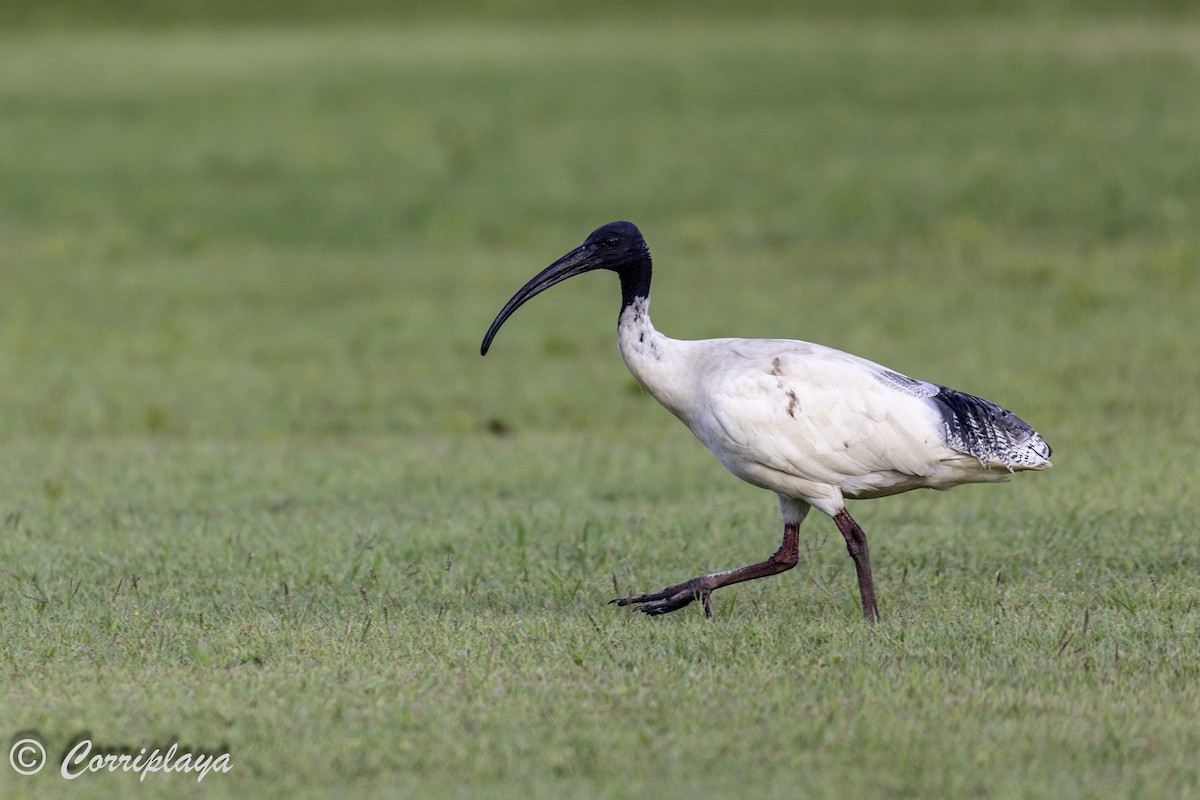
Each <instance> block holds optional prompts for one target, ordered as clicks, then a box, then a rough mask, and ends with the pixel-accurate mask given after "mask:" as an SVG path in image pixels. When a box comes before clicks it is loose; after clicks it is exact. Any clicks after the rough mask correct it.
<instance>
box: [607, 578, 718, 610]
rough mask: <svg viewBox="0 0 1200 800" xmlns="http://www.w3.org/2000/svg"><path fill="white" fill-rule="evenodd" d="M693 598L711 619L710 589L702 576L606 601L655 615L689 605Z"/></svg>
mask: <svg viewBox="0 0 1200 800" xmlns="http://www.w3.org/2000/svg"><path fill="white" fill-rule="evenodd" d="M694 600H699V601H700V602H701V603H703V605H704V615H705V616H706V617H708V618H709V619H712V589H710V588H707V587H706V586H704V584H703V578H692V579H691V580H690V581H684V582H683V583H677V584H675V585H674V586H668V587H667V588H665V589H660V590H658V591H657V592H650V593H649V594H635V595H629V596H627V597H618V598H616V599H615V600H609V601H608V602H609V603H610V604H611V603H616V604H617V605H619V606H635V607H636V608H637V610H638V611H641V612H642V613H643V614H649V615H650V616H652V617H655V616H658V615H659V614H670V613H671V612H672V611H678V610H679V609H681V608H683V607H684V606H688V605H691V604H692V601H694Z"/></svg>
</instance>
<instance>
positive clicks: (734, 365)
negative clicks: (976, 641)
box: [480, 221, 1051, 623]
mask: <svg viewBox="0 0 1200 800" xmlns="http://www.w3.org/2000/svg"><path fill="white" fill-rule="evenodd" d="M594 270H608V271H611V272H615V273H616V274H617V277H618V278H619V280H620V286H621V311H620V314H619V316H618V318H617V346H618V349H619V351H620V353H621V356H622V358H623V359H624V361H625V364H626V365H627V366H628V368H629V371H630V372H631V373H633V376H634V378H635V379H636V380H637V382H638V383H639V384H641V386H642V387H644V388H645V390H646V391H647V392H648V393H649V394H650V395H652V396H653V397H654V398H655V399H656V400H657V401H658V402H659V403H661V404H662V405H663V406H664V407H666V408H667V410H669V411H670V412H671V413H672V414H674V415H675V416H676V417H678V418H679V420H680V421H682V422H683V424H684V425H686V426H687V427H688V428H689V429H691V431H692V433H693V434H695V436H696V438H698V439H699V440H700V441H701V442H702V443H703V444H704V445H705V446H706V447H707V448H708V449H709V450H710V451H712V453H713V455H715V456H716V457H717V460H719V461H720V462H721V464H723V465H724V466H725V468H726V469H728V470H729V471H730V472H732V473H733V474H734V475H736V476H737V477H738V478H741V479H742V480H743V481H746V482H748V483H750V484H752V485H754V486H758V487H761V488H763V489H767V490H770V491H773V492H775V494H776V495H778V498H779V508H780V512H781V515H782V517H783V541H782V543H781V544H780V546H779V548H778V549H777V550H776V551H775V553H773V554H772V555H771V556H770V557H768V558H767V559H766V560H764V561H760V562H757V563H754V564H748V565H746V566H743V567H738V568H735V569H728V570H722V571H719V572H713V573H709V574H706V575H700V576H697V577H694V578H691V579H689V580H686V581H682V582H680V583H676V584H672V585H670V586H667V587H665V588H663V589H660V590H658V591H654V592H647V593H645V594H637V595H633V594H630V595H626V596H625V597H619V598H616V599H614V600H611V601H610V603H616V604H617V605H618V606H632V607H633V608H636V609H637V610H639V611H642V612H644V613H646V614H648V615H650V616H657V615H660V614H667V613H670V612H673V611H677V610H679V609H681V608H684V607H686V606H688V605H690V604H691V603H693V602H695V601H699V602H700V603H701V605H702V606H703V608H704V613H705V615H706V616H707V617H709V618H711V617H712V593H713V592H714V591H716V590H717V589H720V588H722V587H724V586H729V585H731V584H735V583H740V582H743V581H748V580H754V579H757V578H763V577H767V576H770V575H777V574H779V573H782V572H785V571H787V570H789V569H791V568H793V567H794V566H796V564H797V563H798V562H799V555H800V554H799V530H800V525H801V523H802V522H803V521H804V519H805V517H806V516H807V515H808V512H809V511H810V510H811V509H814V508H815V509H817V510H818V511H820V512H822V513H824V514H826V515H827V516H829V517H831V518H832V519H833V521H834V523H835V524H836V525H837V528H838V530H839V531H840V532H841V534H842V536H843V538H844V539H845V542H846V549H847V551H848V552H849V554H850V558H851V560H852V561H853V562H854V568H855V572H856V575H857V578H858V588H859V595H860V599H861V602H862V611H863V615H864V617H865V618H866V620H867V622H870V623H874V622H876V621H877V620H879V618H880V615H879V606H878V604H877V601H876V596H875V584H874V580H873V578H872V575H871V558H870V552H869V549H868V545H867V536H866V534H865V533H864V532H863V529H862V528H861V527H860V526H859V524H858V523H857V522H855V520H854V518H853V517H851V516H850V514H849V512H848V511H847V509H846V501H847V500H862V499H870V498H878V497H885V496H889V495H894V494H898V493H900V492H907V491H910V490H912V489H920V488H929V489H949V488H951V487H954V486H958V485H961V484H967V483H986V482H998V481H1003V480H1006V479H1007V478H1008V477H1009V476H1010V475H1011V474H1013V473H1016V472H1020V471H1025V470H1044V469H1047V468H1048V467H1050V466H1051V463H1050V455H1051V449H1050V445H1048V444H1047V443H1046V441H1045V440H1044V439H1042V437H1041V436H1039V435H1038V433H1037V432H1036V431H1035V430H1034V429H1033V428H1032V427H1030V425H1029V424H1028V423H1026V422H1025V421H1024V420H1022V419H1021V418H1019V417H1017V416H1016V415H1015V414H1013V413H1012V412H1010V411H1008V410H1006V409H1004V408H1002V407H1000V406H998V405H996V404H995V403H993V402H991V401H989V400H984V399H983V398H981V397H976V396H974V395H970V394H967V393H965V392H960V391H957V390H955V389H951V388H949V387H947V386H942V385H940V384H936V383H929V382H927V381H922V380H917V379H914V378H910V377H908V376H907V375H904V374H902V373H900V372H897V371H896V370H892V369H889V368H887V367H884V366H881V365H879V364H876V363H874V362H872V361H868V360H867V359H864V358H860V357H858V356H855V355H851V354H849V353H845V352H842V351H840V350H835V349H833V348H831V347H826V346H823V345H819V344H813V343H810V342H804V341H797V340H791V339H736V338H724V339H701V340H680V339H672V338H670V337H668V336H666V335H664V334H662V333H659V332H658V331H657V330H656V329H655V327H654V325H653V324H652V323H651V321H650V278H651V273H652V262H651V258H650V248H649V247H648V246H647V244H646V240H645V239H644V238H643V236H642V233H641V231H640V230H638V227H637V226H636V225H634V224H633V223H632V222H625V221H619V222H611V223H609V224H607V225H603V226H601V227H599V228H597V229H596V230H595V231H593V232H592V233H591V234H590V235H589V236H588V237H587V239H586V240H584V242H583V244H581V245H580V246H578V247H576V248H575V249H573V250H571V251H570V252H569V253H567V254H566V255H564V256H562V257H561V258H559V259H558V260H557V261H555V262H554V263H552V264H551V265H550V266H548V267H546V268H545V269H544V270H542V271H541V272H539V273H538V274H537V275H536V276H534V277H533V278H532V279H531V280H530V281H529V282H528V283H526V284H525V285H524V286H523V287H521V288H520V289H519V290H518V291H517V292H516V294H514V295H513V296H512V298H511V299H510V300H509V301H508V302H507V303H506V304H505V305H504V307H503V308H502V309H501V310H500V313H499V314H497V315H496V318H495V320H494V321H493V322H492V324H491V326H490V327H489V328H488V330H487V333H486V334H485V336H484V338H483V342H482V344H481V345H480V355H482V356H486V355H487V352H488V349H489V348H490V347H491V344H492V340H493V339H494V338H495V336H496V334H497V332H498V331H499V330H500V327H501V326H502V325H503V324H504V322H505V321H506V320H507V319H508V318H509V317H510V316H512V314H513V313H514V312H515V311H516V310H517V309H518V308H520V307H521V306H522V305H523V304H524V303H525V302H527V301H528V300H530V299H531V298H533V297H534V296H535V295H538V294H540V293H541V292H543V291H545V290H546V289H549V288H550V287H552V286H554V285H556V284H558V283H561V282H562V281H565V280H567V279H568V278H571V277H574V276H576V275H581V274H583V273H586V272H592V271H594Z"/></svg>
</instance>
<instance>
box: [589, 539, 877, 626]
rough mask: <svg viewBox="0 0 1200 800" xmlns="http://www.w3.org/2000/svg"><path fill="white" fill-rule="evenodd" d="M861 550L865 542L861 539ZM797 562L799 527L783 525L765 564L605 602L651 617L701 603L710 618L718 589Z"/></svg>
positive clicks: (761, 576) (781, 570) (723, 572)
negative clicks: (780, 537) (632, 607)
mask: <svg viewBox="0 0 1200 800" xmlns="http://www.w3.org/2000/svg"><path fill="white" fill-rule="evenodd" d="M863 544H864V547H865V545H866V540H865V539H864V540H863ZM799 561H800V524H799V523H792V522H789V523H785V524H784V526H783V543H782V544H781V545H779V549H778V550H776V551H775V554H774V555H772V556H771V557H770V558H768V559H767V560H766V561H759V562H758V563H757V564H748V565H747V566H744V567H738V568H737V569H727V570H724V571H722V572H713V573H710V574H708V575H701V576H700V577H698V578H692V579H691V580H690V581H684V582H683V583H677V584H675V585H674V586H668V587H667V588H665V589H660V590H659V591H657V592H651V593H650V594H638V595H632V596H630V597H618V598H617V599H615V600H611V601H609V602H612V603H616V604H617V605H619V606H628V605H636V606H637V610H638V611H642V612H645V613H646V614H650V615H651V616H654V615H657V614H667V613H670V612H671V611H678V610H679V609H681V608H683V607H684V606H686V605H689V604H690V603H691V602H692V601H693V600H700V601H701V602H702V603H703V604H704V613H705V615H706V616H708V617H710V618H711V617H712V593H713V592H714V591H715V590H717V589H720V588H721V587H722V586H728V585H729V584H731V583H741V582H742V581H751V580H754V579H755V578H765V577H767V576H768V575H778V574H779V573H781V572H786V571H787V570H789V569H791V568H792V567H794V566H796V564H797V562H799Z"/></svg>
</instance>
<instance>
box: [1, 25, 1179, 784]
mask: <svg viewBox="0 0 1200 800" xmlns="http://www.w3.org/2000/svg"><path fill="white" fill-rule="evenodd" d="M706 20H707V21H706ZM1197 85H1200V23H1197V22H1196V21H1195V20H1190V19H1188V18H1186V17H1184V18H1179V17H1171V18H1167V17H1163V18H1155V17H1147V18H1137V19H1129V18H1104V19H1090V20H1089V19H1087V18H1082V17H1079V16H1078V15H1075V16H1070V17H1069V18H1056V19H1037V20H1032V21H1024V22H1023V21H1021V20H1019V19H1017V20H1014V19H991V20H989V21H986V22H973V21H970V20H967V19H958V20H953V21H946V22H936V21H930V20H926V21H916V20H910V21H907V22H897V21H891V22H886V21H880V20H875V19H872V18H864V19H857V20H841V21H839V20H836V19H821V20H817V21H813V20H809V21H805V20H800V19H786V18H785V19H780V18H770V19H762V20H759V21H755V20H754V19H746V20H738V21H732V22H731V21H730V20H729V19H728V18H727V17H722V18H712V19H708V18H706V17H704V16H703V15H698V16H696V17H695V18H691V19H689V20H688V21H687V22H682V23H681V22H679V21H674V22H671V21H666V20H664V21H661V22H655V21H653V20H651V21H649V22H645V23H644V24H641V25H639V26H636V27H635V26H632V25H629V24H626V23H624V22H622V21H620V20H608V21H605V22H589V23H587V24H584V23H579V24H572V23H570V22H567V21H559V22H554V23H547V24H545V25H541V26H538V25H534V26H531V25H529V24H521V25H505V24H502V23H500V22H496V23H488V24H484V23H481V22H476V23H468V22H455V21H442V22H437V21H427V22H424V23H422V24H420V25H416V26H413V25H407V26H406V25H402V24H388V25H377V26H372V27H367V26H360V27H355V26H351V27H335V28H329V29H324V28H303V27H291V28H288V27H278V26H259V27H255V28H253V29H239V28H233V29H223V30H211V29H203V28H182V29H180V28H164V29H152V30H140V31H139V30H132V29H120V28H111V29H108V30H105V31H88V30H84V29H65V30H59V29H55V30H36V29H35V30H22V31H20V32H9V33H0V619H2V624H0V673H2V674H3V681H2V682H0V720H3V721H4V725H5V726H7V730H4V731H0V733H3V734H4V736H5V739H4V741H5V749H6V750H7V747H8V742H9V740H10V739H12V738H13V737H15V736H16V735H17V734H18V733H19V732H22V731H26V730H35V731H37V732H38V734H39V736H40V737H41V738H42V740H43V741H44V742H45V744H46V748H47V750H48V751H49V752H50V754H51V762H52V763H51V764H50V765H49V766H48V767H47V768H46V770H45V771H44V772H42V773H41V774H38V775H35V776H32V777H22V776H20V775H17V774H15V773H14V772H13V771H11V770H9V769H8V767H7V766H6V765H5V764H4V763H2V762H0V794H3V796H5V797H46V796H63V797H73V798H74V797H102V796H112V795H114V794H117V793H120V794H123V795H124V794H127V793H130V792H132V791H134V789H133V788H132V787H135V786H137V787H138V789H139V790H140V796H146V797H168V796H169V797H250V796H290V797H318V796H328V795H330V794H333V793H334V792H341V793H347V792H348V793H351V794H352V795H353V796H355V797H389V796H401V797H414V798H415V797H420V798H441V797H489V798H500V799H501V800H502V799H503V798H543V797H545V798H550V797H555V798H558V797H605V798H625V797H628V798H635V797H638V798H645V797H685V796H690V797H695V796H706V797H728V796H735V795H736V796H740V797H756V798H758V797H762V798H772V797H779V798H796V797H855V798H858V797H862V798H901V797H910V798H1056V800H1057V799H1061V798H1110V797H1112V798H1116V797H1122V798H1156V799H1158V798H1192V797H1196V796H1197V795H1198V794H1200V767H1198V766H1197V760H1196V753H1198V752H1200V609H1198V608H1197V600H1198V599H1200V586H1198V583H1197V573H1198V572H1200V541H1198V539H1197V529H1198V528H1200V502H1198V501H1200V490H1198V489H1197V486H1198V485H1200V462H1198V461H1197V456H1196V453H1197V450H1198V448H1200V425H1198V424H1197V400H1196V398H1197V396H1198V395H1200V329H1198V324H1197V321H1196V320H1197V319H1198V318H1200V300H1198V299H1197V298H1200V226H1198V225H1197V220H1200V96H1198V95H1197V93H1196V86H1197ZM618 218H627V219H632V220H634V221H636V222H637V223H638V224H639V225H640V226H641V227H642V229H643V231H644V233H645V234H646V236H647V239H648V240H649V243H650V246H651V248H652V249H653V251H654V253H655V256H656V265H657V267H658V270H657V273H656V277H655V304H654V314H655V321H656V323H657V325H658V327H659V328H660V329H661V330H663V331H664V332H666V333H668V334H671V335H674V336H678V337H682V338H701V337H708V336H723V335H738V336H790V337H795V338H802V339H810V340H815V341H820V342H823V343H825V344H829V345H833V346H836V347H841V348H843V349H847V350H851V351H853V352H856V353H859V354H861V355H863V356H866V357H869V358H872V359H874V360H878V361H881V362H883V363H885V364H888V365H889V366H892V367H894V368H896V369H899V370H902V371H904V372H906V373H908V374H912V375H914V376H917V377H921V378H925V379H928V380H936V381H939V382H942V383H947V384H950V385H953V386H956V387H958V388H960V389H963V390H966V391H972V392H975V393H979V394H982V395H984V396H986V397H989V398H992V399H994V400H997V401H999V402H1002V403H1003V404H1005V405H1006V406H1008V407H1010V408H1012V409H1014V410H1015V411H1016V412H1017V413H1019V414H1020V415H1021V416H1023V417H1024V418H1026V419H1027V420H1029V421H1030V422H1032V423H1033V424H1034V425H1035V426H1036V427H1037V428H1038V429H1039V431H1040V432H1041V433H1042V434H1043V435H1044V436H1045V437H1046V438H1047V440H1049V441H1050V443H1051V444H1052V445H1053V446H1054V449H1055V458H1054V461H1055V467H1054V469H1053V470H1051V471H1050V472H1048V473H1046V474H1038V475H1024V476H1020V479H1018V480H1016V481H1014V482H1013V483H1012V484H1010V485H1008V486H1001V487H994V486H991V487H965V488H961V489H957V490H955V491H954V492H951V493H948V494H942V493H936V494H935V493H915V494H911V495H908V496H902V497H897V498H892V499H888V500H885V501H881V502H877V503H860V504H857V505H854V506H852V511H853V513H854V514H855V516H856V517H857V518H858V519H859V521H860V522H861V523H862V524H863V527H864V528H865V529H866V531H867V533H868V535H870V536H871V537H872V538H871V541H872V549H873V554H874V561H875V564H876V582H877V587H878V589H879V592H880V606H881V610H882V613H883V616H884V621H883V622H882V623H881V624H880V625H878V626H876V627H875V628H874V629H873V630H870V629H868V628H867V627H866V626H865V625H864V624H863V623H862V621H861V614H860V611H859V609H858V598H857V591H856V587H855V584H854V578H853V570H852V567H851V564H850V561H849V559H848V558H847V557H846V553H845V549H844V546H843V545H842V543H841V541H840V537H839V536H838V534H837V531H836V528H835V527H834V526H833V524H832V523H831V522H830V521H829V520H828V519H825V518H823V517H820V515H813V516H811V517H810V519H809V521H808V522H807V523H806V525H805V526H804V527H803V528H802V530H801V540H802V560H801V563H800V565H799V567H798V568H797V569H796V570H794V571H793V572H791V573H789V574H787V575H784V576H781V577H779V578H777V579H772V580H769V581H762V582H755V583H751V584H745V585H742V586H738V587H733V588H729V589H725V590H722V591H721V592H718V593H717V594H716V595H715V596H714V601H715V602H714V605H715V611H716V619H715V620H714V621H713V622H709V621H706V620H705V619H704V618H703V615H702V613H701V612H700V611H699V610H698V609H688V610H687V611H684V612H681V613H678V614H674V615H671V616H669V617H665V618H662V619H647V618H643V617H642V616H641V615H631V614H628V613H626V612H624V611H620V610H617V609H616V608H615V607H610V606H606V605H605V602H606V601H607V600H608V599H609V598H610V597H613V596H615V595H616V594H619V593H624V592H626V591H630V590H632V591H642V590H649V589H654V588H658V587H660V586H662V585H665V584H666V583H671V582H675V581H677V580H681V579H684V578H687V577H690V576H692V575H695V574H698V573H699V572H701V571H708V570H711V569H717V568H724V567H730V566H735V565H740V564H743V563H747V562H749V561H754V560H758V559H761V558H763V557H765V556H766V555H768V554H769V553H770V552H771V551H772V550H773V549H774V548H775V547H776V546H777V544H778V540H779V534H780V531H779V522H778V512H777V508H776V503H775V499H774V498H773V497H772V496H770V495H769V494H767V493H765V492H762V491H761V490H758V489H754V488H753V487H750V486H747V485H744V484H741V483H740V482H738V481H737V480H736V479H734V478H732V477H731V476H729V475H727V474H726V473H725V472H724V470H723V469H722V468H721V467H720V466H719V465H718V464H717V463H716V461H715V460H713V459H712V458H711V456H710V455H709V454H708V453H707V452H706V451H704V450H703V448H702V447H701V446H700V445H699V444H698V443H697V442H695V441H694V439H693V438H692V437H691V435H690V434H689V433H688V432H687V431H686V430H685V429H684V428H683V427H682V426H680V425H679V424H678V423H677V422H676V421H675V420H674V419H672V418H671V416H670V415H669V414H668V413H667V412H665V411H664V410H662V409H661V408H659V407H657V405H656V404H655V403H654V401H653V400H652V399H650V398H649V397H647V396H645V395H644V394H642V393H641V392H640V391H639V390H638V389H637V387H636V385H635V384H634V383H633V381H632V379H631V378H630V377H629V376H628V374H627V373H626V372H625V369H624V366H623V364H622V363H621V360H620V358H619V356H618V355H617V353H616V348H615V344H614V338H615V337H614V331H613V324H614V320H615V316H616V312H617V306H618V294H617V288H616V282H615V280H614V279H612V277H611V276H609V275H597V276H591V277H588V278H582V279H579V280H578V281H573V282H571V283H569V284H567V285H565V286H563V287H559V288H556V289H555V290H553V291H552V292H551V293H549V294H547V295H545V296H543V297H540V298H538V299H537V300H536V301H534V302H533V303H531V304H530V305H529V306H528V307H527V308H525V309H522V311H521V312H520V313H519V314H518V315H517V316H516V317H515V318H514V319H513V320H511V321H510V322H509V323H508V324H507V325H506V326H505V328H504V330H503V331H502V332H501V334H500V336H499V337H498V339H497V341H496V344H495V346H494V348H493V350H492V352H491V353H490V354H489V356H488V358H487V359H480V358H479V355H478V345H479V340H480V338H481V337H482V334H483V332H484V330H485V329H486V327H487V325H488V323H489V322H490V321H491V319H492V316H493V315H494V314H495V312H496V311H498V310H499V308H500V306H501V305H502V304H503V302H504V301H505V300H506V299H507V298H508V297H509V296H510V294H511V293H512V292H513V291H514V290H515V289H516V288H517V287H519V286H520V285H521V284H522V283H523V282H524V281H525V280H526V279H527V278H529V277H530V276H532V275H533V274H534V272H536V271H537V270H538V269H540V268H541V267H543V266H545V265H546V264H548V263H549V262H550V261H551V260H553V259H554V258H556V257H557V256H559V255H560V254H561V253H563V252H565V251H566V250H568V249H569V248H571V247H573V246H574V245H575V244H577V243H578V242H579V241H580V240H582V238H583V237H584V236H585V235H586V234H587V233H588V232H589V231H590V230H591V229H592V228H593V227H595V226H596V225H598V224H601V223H603V222H607V221H609V220H612V219H618ZM85 731H87V732H90V733H91V735H92V736H93V738H94V739H95V740H96V741H98V742H102V743H106V744H109V745H112V746H118V745H127V746H134V747H135V749H136V747H137V746H140V745H141V744H145V743H149V744H165V743H167V742H169V741H170V740H171V739H172V738H176V737H177V738H178V739H179V740H180V742H181V743H183V744H187V745H192V746H193V747H204V748H208V749H210V750H212V749H217V748H225V749H227V750H228V751H229V752H230V754H231V757H232V764H233V769H232V771H230V772H229V773H228V774H215V773H214V774H210V775H209V776H208V777H206V778H205V779H204V781H203V782H202V783H199V784H197V783H196V782H195V781H194V779H192V778H189V777H187V776H181V775H162V774H160V775H149V776H147V777H146V779H145V781H144V782H142V783H140V784H139V783H138V779H137V777H136V776H134V775H128V774H114V775H108V774H104V775H85V776H83V777H81V778H80V779H78V780H76V781H73V782H67V781H64V780H63V779H62V778H61V777H59V775H58V774H57V767H58V764H57V759H58V757H59V756H60V755H61V753H62V751H63V749H64V748H65V747H66V746H67V744H68V743H69V742H70V741H71V740H72V738H73V737H75V736H77V735H79V734H80V733H82V732H85Z"/></svg>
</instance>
